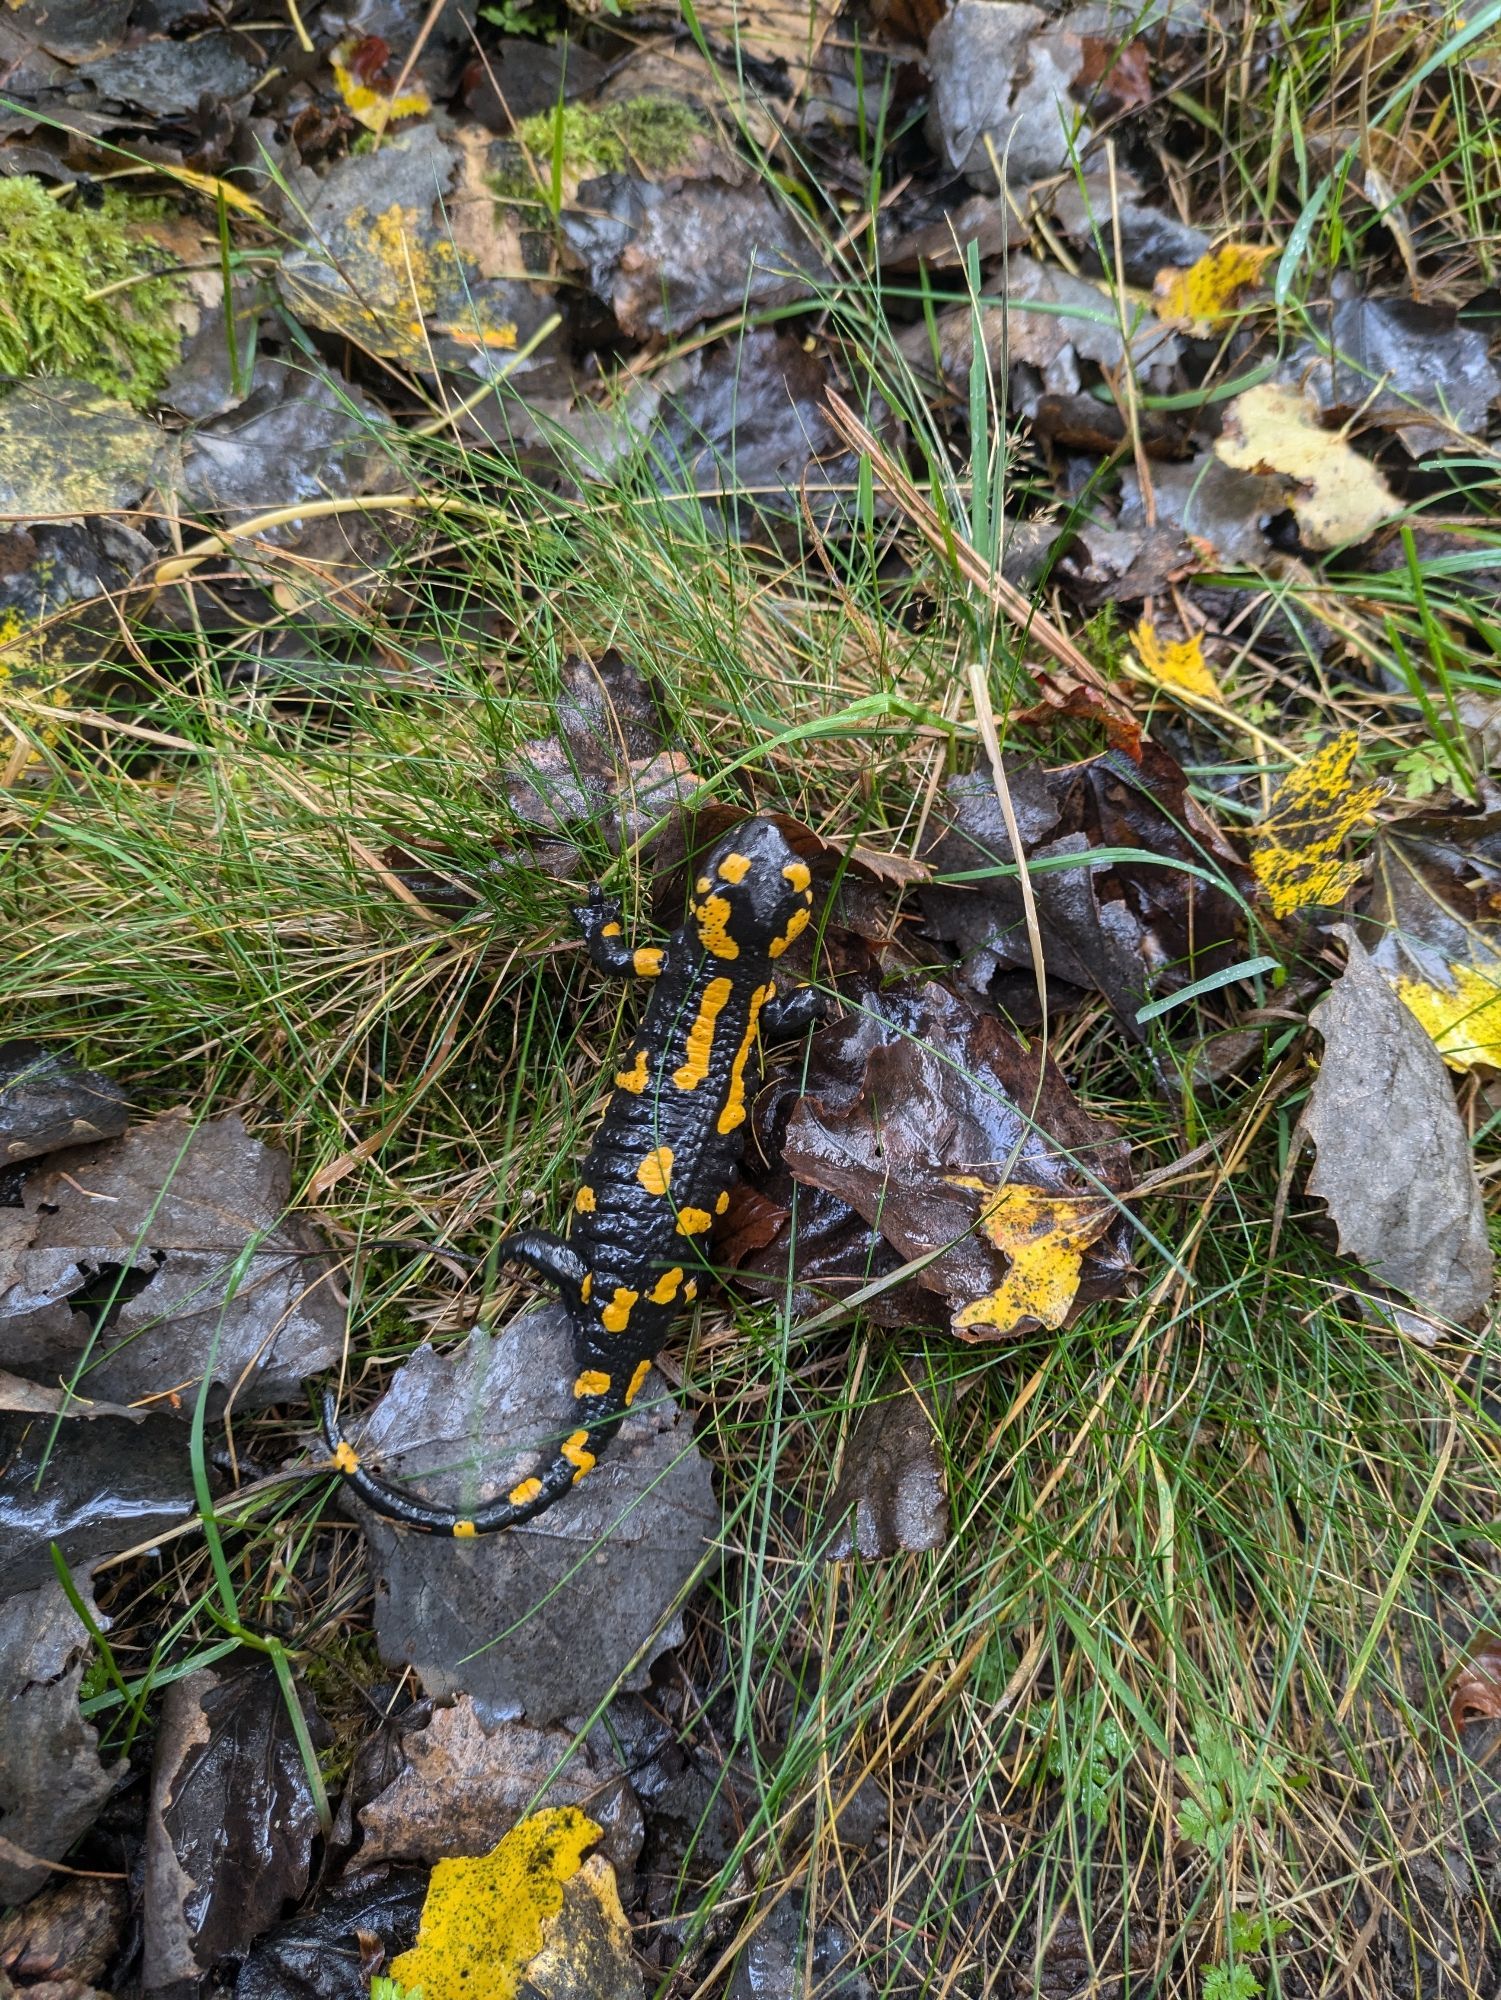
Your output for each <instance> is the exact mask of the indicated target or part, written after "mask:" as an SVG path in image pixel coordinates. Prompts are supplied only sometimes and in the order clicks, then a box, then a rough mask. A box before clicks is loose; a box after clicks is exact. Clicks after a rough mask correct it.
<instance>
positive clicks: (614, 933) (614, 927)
mask: <svg viewBox="0 0 1501 2000" xmlns="http://www.w3.org/2000/svg"><path fill="white" fill-rule="evenodd" d="M784 872H785V871H784ZM599 934H600V936H601V937H619V936H620V926H619V924H605V925H603V926H602V928H601V930H600V933H599Z"/></svg>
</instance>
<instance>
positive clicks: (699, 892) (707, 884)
mask: <svg viewBox="0 0 1501 2000" xmlns="http://www.w3.org/2000/svg"><path fill="white" fill-rule="evenodd" d="M713 887H714V884H713V883H712V882H711V881H710V880H709V878H708V876H707V875H700V876H699V878H698V880H697V881H696V882H695V883H694V885H693V893H694V895H695V896H707V895H708V893H709V891H710V890H711V889H712V888H713Z"/></svg>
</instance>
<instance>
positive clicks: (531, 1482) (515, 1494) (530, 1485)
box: [506, 1479, 542, 1507]
mask: <svg viewBox="0 0 1501 2000" xmlns="http://www.w3.org/2000/svg"><path fill="white" fill-rule="evenodd" d="M541 1491H542V1481H541V1480H540V1479H523V1480H522V1482H521V1484H520V1485H519V1486H513V1487H512V1488H511V1490H510V1492H509V1493H508V1494H507V1495H506V1498H507V1499H508V1500H509V1501H510V1503H511V1505H512V1506H513V1507H529V1506H530V1505H531V1503H532V1502H533V1501H534V1500H535V1499H536V1497H537V1495H538V1494H539V1493H540V1492H541Z"/></svg>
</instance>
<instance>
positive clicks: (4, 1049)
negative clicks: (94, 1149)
mask: <svg viewBox="0 0 1501 2000" xmlns="http://www.w3.org/2000/svg"><path fill="white" fill-rule="evenodd" d="M128 1118H129V1112H128V1110H127V1108H126V1102H125V1095H124V1092H123V1091H122V1090H121V1089H120V1088H119V1086H118V1085H117V1084H115V1083H112V1082H111V1081H110V1080H109V1079H108V1078H107V1077H103V1076H100V1075H99V1074H98V1073H97V1071H95V1070H91V1069H83V1068H82V1067H81V1066H80V1065H79V1064H78V1063H76V1062H74V1061H73V1060H72V1059H71V1058H70V1057H68V1056H65V1055H59V1054H58V1053H57V1051H56V1050H54V1049H49V1048H48V1047H47V1046H46V1045H45V1044H44V1043H42V1042H0V1167H12V1166H15V1165H16V1164H17V1163H18V1162H19V1161H21V1160H34V1159H36V1158H38V1157H39V1156H40V1155H41V1154H43V1153H55V1152H57V1151H58V1150H59V1148H60V1147H63V1146H83V1145H87V1144H88V1143H89V1142H90V1141H91V1140H96V1139H118V1138H119V1136H120V1134H121V1133H122V1132H123V1131H124V1130H125V1126H126V1122H127V1120H128Z"/></svg>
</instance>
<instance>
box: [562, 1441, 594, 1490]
mask: <svg viewBox="0 0 1501 2000" xmlns="http://www.w3.org/2000/svg"><path fill="white" fill-rule="evenodd" d="M588 1444H589V1433H588V1432H587V1431H575V1432H574V1433H573V1436H572V1437H569V1438H565V1439H564V1440H563V1456H564V1458H566V1459H567V1461H568V1463H569V1464H570V1465H571V1466H574V1467H575V1468H576V1470H575V1472H574V1475H573V1483H574V1485H575V1486H577V1485H578V1483H579V1481H580V1480H581V1479H582V1478H583V1476H584V1474H585V1473H586V1472H592V1471H593V1470H594V1453H593V1452H592V1451H590V1450H589V1449H588Z"/></svg>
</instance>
